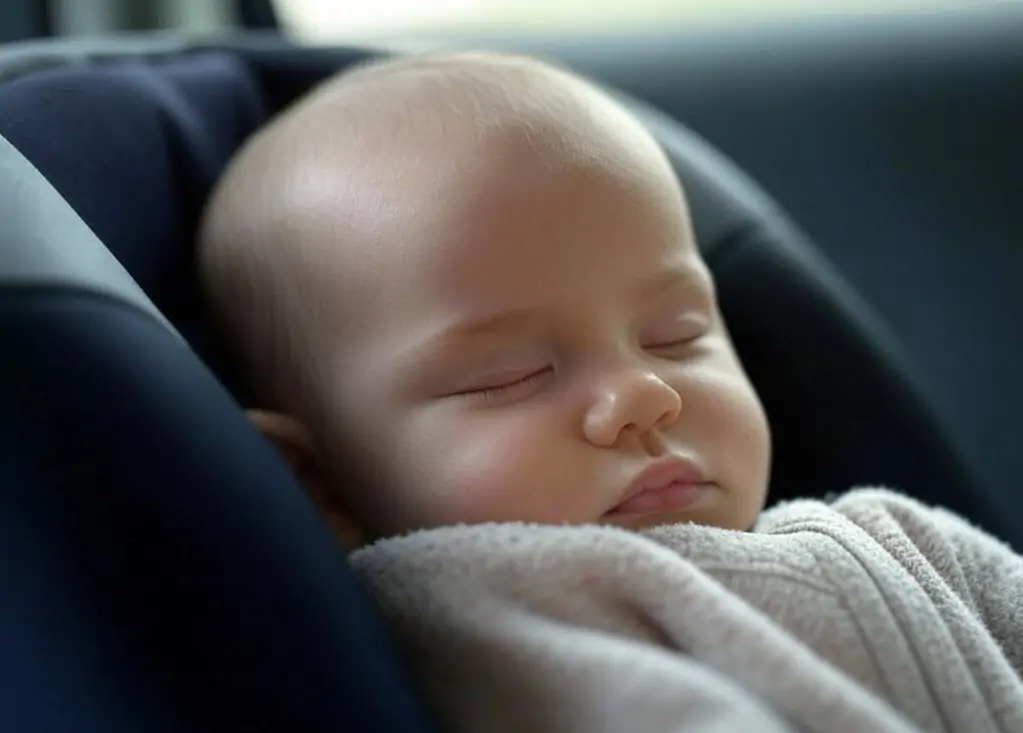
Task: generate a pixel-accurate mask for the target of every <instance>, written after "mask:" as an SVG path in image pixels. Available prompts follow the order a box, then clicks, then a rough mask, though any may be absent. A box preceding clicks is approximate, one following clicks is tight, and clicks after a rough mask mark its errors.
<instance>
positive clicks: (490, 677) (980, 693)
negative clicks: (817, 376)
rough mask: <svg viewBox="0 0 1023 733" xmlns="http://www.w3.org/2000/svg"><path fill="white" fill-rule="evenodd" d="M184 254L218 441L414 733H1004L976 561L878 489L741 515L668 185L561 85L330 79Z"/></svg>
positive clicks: (1006, 574)
mask: <svg viewBox="0 0 1023 733" xmlns="http://www.w3.org/2000/svg"><path fill="white" fill-rule="evenodd" d="M199 248H200V249H199V258H200V267H201V271H202V276H203V279H204V282H205V285H206V288H207V291H208V294H209V299H210V303H211V306H212V309H213V311H214V314H215V316H216V318H217V320H218V322H219V324H220V325H221V326H222V329H223V332H224V334H225V336H226V338H227V340H228V341H229V345H230V346H231V348H232V349H233V351H234V352H235V353H236V354H237V355H238V357H239V359H240V361H241V362H242V364H243V365H244V367H245V370H246V373H247V374H248V375H249V376H250V378H251V380H252V385H253V388H254V390H255V392H256V394H257V395H258V397H259V400H260V408H261V409H259V410H251V411H250V412H249V416H250V418H251V420H252V422H253V424H254V425H255V426H256V427H257V428H258V429H259V430H260V431H261V432H262V434H263V435H264V436H265V437H266V438H267V439H268V440H269V441H271V442H272V443H273V444H274V445H275V446H276V447H277V448H278V449H279V451H280V453H281V455H282V456H283V457H284V459H285V460H286V461H287V462H288V463H289V465H290V466H291V467H292V469H293V471H294V473H295V475H296V477H297V479H298V480H299V482H300V483H301V485H302V486H304V487H305V488H306V490H307V491H308V492H309V496H310V498H311V500H312V501H313V502H314V503H315V504H316V506H317V507H318V508H319V509H320V510H321V511H322V513H323V515H324V517H325V519H326V521H327V522H328V523H329V525H330V526H331V528H332V529H333V531H334V532H335V533H336V535H337V537H338V540H339V542H340V543H341V544H342V545H343V546H344V547H345V548H347V549H348V550H349V552H350V555H349V557H350V561H351V564H352V566H353V568H354V569H355V570H356V571H357V572H358V573H359V574H360V576H361V577H362V578H363V579H364V580H365V582H366V584H367V585H368V587H369V588H370V590H371V591H372V592H373V595H374V597H375V599H376V600H377V602H378V603H379V605H380V607H381V608H382V610H383V612H384V613H385V615H386V617H387V619H388V621H389V622H390V624H391V627H392V629H393V630H394V632H395V634H396V635H397V638H398V639H399V641H400V642H401V643H402V645H403V646H404V649H405V651H406V654H407V657H408V659H409V661H410V663H411V664H412V666H413V669H414V671H415V672H416V674H417V675H418V677H419V679H420V682H421V685H422V687H423V689H424V691H425V692H426V693H427V694H428V696H429V699H430V700H431V701H432V702H433V704H434V706H435V708H436V710H437V713H438V715H439V717H440V719H441V720H442V721H443V722H444V723H445V724H446V726H447V728H448V729H450V730H453V731H467V732H468V731H473V732H477V731H495V732H496V731H528V732H529V733H545V732H548V731H550V732H552V733H553V732H558V733H560V732H562V731H564V732H565V733H569V732H576V731H578V732H580V733H582V732H585V733H602V732H604V731H607V733H612V732H614V733H622V732H626V731H628V732H631V731H636V732H640V731H643V732H645V731H650V732H651V733H659V732H661V731H665V732H667V731H673V732H683V731H684V732H689V731H692V732H694V733H695V732H696V731H733V730H734V731H743V732H746V731H754V730H755V731H765V732H767V731H864V732H866V731H870V733H876V732H878V731H906V732H909V731H964V732H965V731H969V733H980V732H981V731H1003V730H1004V731H1008V730H1020V731H1023V685H1021V682H1020V678H1019V674H1018V670H1019V669H1020V668H1021V665H1023V634H1021V633H1019V632H1017V631H1016V629H1017V623H1016V618H1015V617H1016V609H1017V608H1019V607H1020V602H1021V601H1023V561H1021V560H1020V558H1019V557H1017V556H1016V555H1015V554H1013V553H1012V552H1011V550H1009V549H1008V548H1006V547H1005V546H1003V545H1002V544H1000V543H998V542H997V541H995V540H994V539H992V538H990V537H989V536H987V535H985V534H983V533H982V532H980V531H979V530H977V529H975V528H973V527H971V526H969V525H968V524H967V523H966V522H965V521H963V520H962V519H960V518H958V517H956V516H954V515H952V514H950V513H947V512H944V511H942V510H940V509H932V508H929V507H925V506H923V505H922V504H919V503H917V502H916V501H913V500H911V499H909V498H906V497H902V496H900V495H897V494H895V493H892V492H889V491H885V490H882V489H859V490H854V491H851V492H850V493H848V494H847V495H845V496H844V497H842V498H840V499H838V500H837V501H834V502H832V503H830V504H825V503H822V502H817V501H800V502H793V503H789V504H786V505H783V506H780V507H777V508H774V509H771V510H768V511H766V512H764V511H763V507H764V502H765V496H766V491H767V482H768V473H769V467H770V455H771V450H770V433H769V429H768V423H767V419H766V417H765V415H764V411H763V409H762V407H761V404H760V402H759V400H758V398H757V395H756V393H755V391H754V389H753V387H752V385H751V384H750V382H749V380H748V378H747V377H746V375H745V373H744V371H743V368H742V365H741V364H740V362H739V359H738V357H737V355H736V353H735V351H734V349H733V347H732V344H731V342H730V339H729V336H728V332H727V329H726V325H725V323H724V321H723V319H722V317H721V313H720V312H719V309H718V305H717V301H716V297H715V289H714V282H713V280H712V277H711V275H710V272H709V270H708V268H707V266H706V264H705V263H704V262H703V260H702V259H701V256H700V253H699V251H698V249H697V246H696V243H695V241H694V236H693V229H692V226H691V222H690V219H689V214H688V211H687V208H686V202H685V196H684V192H683V191H682V189H681V187H680V184H679V181H678V179H677V177H676V176H675V174H674V172H673V170H672V167H671V165H670V163H669V161H668V160H667V158H666V157H665V155H664V154H663V152H662V151H661V149H660V148H659V146H658V144H657V143H656V142H655V140H654V139H653V138H652V137H651V136H650V134H649V133H648V132H647V131H646V130H645V129H644V127H643V126H642V125H641V124H640V122H639V121H637V120H636V119H634V118H633V117H632V116H631V115H630V114H629V113H628V112H627V111H626V110H625V109H624V108H623V107H621V106H620V105H619V104H618V103H617V102H615V101H614V100H612V98H611V97H609V96H608V95H607V94H605V93H604V92H603V91H601V90H600V89H599V88H598V87H596V86H595V85H593V84H591V83H589V82H587V81H586V80H583V79H581V78H579V77H577V76H575V75H573V74H571V73H569V72H567V71H565V70H562V69H559V68H557V67H554V66H551V65H549V64H546V63H543V62H540V61H538V60H534V59H530V58H525V57H519V56H512V55H504V54H496V53H493V54H491V53H448V54H436V55H429V56H418V57H407V58H401V59H391V60H384V61H378V62H374V63H371V64H367V65H365V66H362V67H359V68H357V69H354V70H351V71H348V72H346V73H343V74H341V75H339V76H336V77H334V78H332V79H330V80H328V81H327V82H325V83H324V84H322V85H320V86H319V87H317V88H316V89H314V90H313V91H312V92H310V93H309V94H308V95H306V96H305V97H304V98H302V99H301V100H300V101H298V102H297V103H296V104H294V105H293V106H291V107H290V108H288V109H287V110H286V111H284V112H283V113H282V114H280V115H279V116H278V117H276V118H275V119H274V120H272V121H271V122H270V123H269V124H268V125H267V126H266V127H265V128H263V129H262V130H261V131H259V132H258V133H257V134H256V135H254V136H253V137H252V138H251V139H250V140H249V141H248V142H247V144H246V145H245V146H243V148H242V149H241V150H240V151H239V153H238V154H237V156H236V157H235V159H234V160H233V161H232V162H231V164H230V165H229V167H228V169H227V171H226V172H225V173H224V175H223V177H222V178H221V180H220V182H219V183H218V185H217V187H216V190H215V191H214V195H213V197H212V198H211V200H210V203H209V205H208V207H207V210H206V214H205V217H204V221H203V226H202V230H201V233H200V242H199ZM342 441H343V443H342ZM342 444H343V445H345V446H350V445H354V446H355V447H356V448H357V450H358V452H359V454H360V455H362V456H364V457H365V458H366V460H367V465H368V466H372V478H373V480H372V481H369V482H366V483H365V484H363V483H358V484H353V483H352V482H351V480H350V478H349V476H348V473H349V466H348V463H347V461H345V462H342V460H341V454H342V451H340V450H338V447H339V446H341V445H342ZM344 454H345V455H346V456H347V455H348V453H347V451H344Z"/></svg>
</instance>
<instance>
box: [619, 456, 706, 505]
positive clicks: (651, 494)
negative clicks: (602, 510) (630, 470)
mask: <svg viewBox="0 0 1023 733" xmlns="http://www.w3.org/2000/svg"><path fill="white" fill-rule="evenodd" d="M710 487H711V484H709V483H708V482H706V481H705V480H704V479H703V476H702V474H701V472H700V471H699V469H698V468H697V467H696V466H695V464H693V463H691V462H690V461H686V460H684V459H682V458H676V457H671V458H663V459H660V460H657V461H655V462H653V463H651V464H650V465H648V466H647V467H646V468H644V469H643V470H642V471H640V472H639V474H638V475H637V476H636V477H635V478H634V479H633V480H632V481H631V482H630V483H629V486H628V488H627V489H626V491H625V494H624V496H623V498H622V500H621V501H620V502H619V503H618V504H617V505H616V506H615V507H614V508H613V509H611V511H609V512H608V514H609V515H613V514H647V513H650V512H661V511H666V510H671V509H676V510H677V509H685V508H687V507H689V506H691V505H692V504H693V503H695V502H696V501H697V500H698V499H699V498H700V496H701V495H702V494H703V493H704V492H705V491H706V490H707V489H708V488H710Z"/></svg>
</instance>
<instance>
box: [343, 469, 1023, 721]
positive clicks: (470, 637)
mask: <svg viewBox="0 0 1023 733" xmlns="http://www.w3.org/2000/svg"><path fill="white" fill-rule="evenodd" d="M351 562H352V564H353V566H354V567H355V568H356V570H357V571H358V572H359V573H360V574H361V575H362V577H363V578H364V579H365V580H366V582H367V583H368V584H369V586H370V587H371V589H372V591H373V593H374V594H375V596H376V598H377V600H378V602H379V603H380V605H381V606H382V607H383V609H384V612H385V613H386V615H387V617H388V619H389V621H390V623H391V625H392V627H393V629H394V630H395V632H396V633H397V635H398V637H399V639H400V641H401V642H402V644H403V645H404V648H405V651H406V654H407V655H408V657H409V659H410V661H411V662H412V664H413V666H414V669H415V670H416V672H417V674H418V675H419V677H420V681H421V683H422V684H423V685H425V690H426V692H427V694H428V695H429V696H430V697H431V698H432V700H433V701H434V703H435V705H436V706H437V710H438V712H439V713H440V715H441V716H442V719H443V720H444V721H445V722H446V723H447V724H448V725H449V729H450V730H453V731H466V732H468V731H472V732H473V733H482V732H494V733H497V732H499V731H509V732H510V731H529V732H530V733H547V732H550V733H554V732H557V733H569V732H573V733H574V732H576V731H578V732H579V733H603V732H606V733H626V732H627V733H660V732H662V731H664V732H666V731H672V732H673V733H683V732H684V733H695V732H697V731H699V732H700V733H704V732H709V731H714V732H715V733H718V732H720V733H724V732H726V731H729V732H730V731H737V732H740V731H741V732H742V733H746V732H748V731H754V730H755V731H759V732H763V733H769V732H773V731H821V732H822V733H824V732H827V733H832V732H834V731H843V732H847V733H852V732H854V731H862V732H863V733H881V732H884V731H893V732H894V731H900V732H906V733H908V732H909V731H949V732H951V731H961V732H963V733H983V732H984V731H1023V684H1021V681H1020V678H1019V675H1018V673H1017V670H1019V669H1020V665H1021V663H1023V634H1021V633H1020V631H1019V630H1018V629H1019V628H1020V625H1019V621H1018V619H1023V615H1020V616H1018V615H1017V611H1018V610H1020V609H1023V560H1021V558H1020V557H1018V556H1017V555H1015V554H1013V553H1012V552H1011V550H1009V549H1008V548H1007V547H1005V546H1003V545H1002V544H1000V543H999V542H997V541H995V540H994V539H992V538H991V537H989V536H988V535H986V534H984V533H982V532H980V531H979V530H977V529H975V528H973V527H972V526H970V525H968V524H967V523H966V522H965V521H963V520H962V519H960V518H958V517H957V516H955V515H953V514H951V513H948V512H946V511H944V510H941V509H932V508H929V507H926V506H924V505H922V504H920V503H917V502H916V501H913V500H911V499H908V498H905V497H903V496H899V495H897V494H894V493H891V492H888V491H884V490H880V489H860V490H856V491H853V492H850V493H849V494H847V495H845V496H843V497H842V498H839V499H837V500H836V501H834V502H833V503H831V504H825V503H823V502H818V501H797V502H792V503H789V504H785V505H782V506H779V507H777V508H775V509H772V510H769V511H767V512H766V513H764V515H763V516H762V517H761V520H760V521H759V523H758V526H757V528H756V531H755V532H751V533H742V532H732V531H728V530H721V529H717V528H712V527H700V526H694V525H673V526H667V527H660V528H657V529H652V530H647V531H645V532H642V533H633V532H627V531H624V530H619V529H615V528H609V527H598V526H587V527H544V526H536V525H516V524H492V525H479V526H460V527H450V528H442V529H435V530H429V531H423V532H418V533H414V534H411V535H408V536H405V537H400V538H393V539H387V540H383V541H381V542H378V543H376V544H375V545H372V546H370V547H368V548H364V549H362V550H359V551H358V552H356V553H353V555H352V557H351Z"/></svg>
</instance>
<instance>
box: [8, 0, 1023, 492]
mask: <svg viewBox="0 0 1023 733" xmlns="http://www.w3.org/2000/svg"><path fill="white" fill-rule="evenodd" d="M240 27H245V28H247V29H263V30H265V31H267V32H270V33H277V32H279V33H283V34H286V35H287V36H289V37H290V38H292V39H294V40H295V41H297V42H299V43H308V44H388V45H390V46H392V47H400V48H430V47H434V46H441V45H459V44H462V45H476V46H489V47H493V48H512V49H518V50H523V51H530V52H537V53H542V54H545V55H548V56H551V57H555V58H559V59H561V60H563V61H566V62H568V63H569V64H571V65H573V66H575V67H576V68H577V69H579V70H580V71H583V72H584V73H588V74H590V75H592V76H595V77H597V78H599V79H602V80H604V81H606V82H608V83H610V84H613V85H616V86H619V87H621V88H623V89H625V90H627V91H628V92H630V93H632V94H633V95H635V96H637V97H639V98H641V99H644V100H646V101H648V102H650V103H652V104H654V105H655V106H657V107H660V108H661V109H662V110H664V111H666V112H668V113H669V114H671V115H672V116H674V117H675V118H676V119H678V120H679V121H681V122H682V123H684V124H686V125H688V126H689V127H691V128H692V129H694V130H695V131H696V132H698V133H699V134H701V135H702V136H704V137H705V138H707V139H708V140H709V141H710V142H711V143H713V144H714V145H715V146H716V147H718V148H719V149H720V150H722V151H723V152H724V153H725V154H727V155H728V156H730V157H731V158H732V159H733V160H734V161H736V162H737V163H738V164H739V165H740V166H741V167H742V168H744V169H745V170H746V171H747V172H749V173H750V174H751V175H752V176H753V177H754V178H755V179H756V180H757V181H758V182H759V183H760V184H761V185H762V186H763V187H764V188H766V189H767V191H768V192H769V193H770V194H771V195H772V196H774V197H775V199H776V200H777V201H778V202H780V203H781V205H782V206H783V207H784V208H785V209H786V210H787V211H788V213H789V214H791V215H792V217H793V218H794V219H795V221H796V222H797V223H798V224H799V225H800V226H801V227H802V228H803V229H804V231H806V232H807V233H808V234H809V236H810V237H811V239H812V240H813V241H814V243H815V244H816V245H817V246H818V247H819V248H820V249H821V250H822V251H823V252H824V253H825V254H826V256H827V257H828V258H830V259H831V260H832V262H834V263H835V264H836V265H837V267H838V269H839V270H840V271H841V272H843V273H844V274H845V276H846V277H847V278H848V279H849V280H851V281H852V282H853V283H854V285H855V286H856V287H857V289H858V290H859V292H860V293H861V294H862V295H863V296H864V297H865V298H866V300H868V301H869V302H870V303H871V304H872V305H873V306H874V307H875V308H876V309H877V311H878V312H880V313H881V314H882V316H883V317H884V318H885V319H886V321H887V322H888V324H889V326H890V327H891V328H892V330H893V331H894V333H895V335H896V336H897V337H898V338H899V340H900V341H901V343H902V345H903V346H904V348H905V349H906V351H907V352H908V353H909V355H910V357H911V359H912V361H913V363H914V365H915V366H916V367H917V369H918V371H919V372H920V374H921V375H922V379H923V381H924V387H925V389H926V391H927V392H928V393H929V394H930V395H931V397H932V398H933V400H934V402H935V403H936V404H937V406H938V408H939V409H940V411H941V413H942V417H943V418H944V419H945V420H946V422H947V423H948V424H949V425H950V427H951V429H952V431H953V433H954V434H955V436H956V437H957V438H958V439H959V440H960V441H961V442H962V444H963V445H964V446H965V448H966V449H967V452H968V454H969V457H970V459H971V460H972V462H973V463H974V466H975V468H976V469H977V471H978V472H979V473H980V475H982V476H983V477H984V478H985V479H986V480H987V481H988V482H990V483H991V484H993V485H997V486H1000V487H1002V490H1003V491H1004V490H1007V488H1008V487H1015V486H1017V485H1018V484H1019V480H1020V477H1021V476H1023V447H1021V445H1020V440H1019V436H1020V435H1021V434H1023V369H1021V362H1023V325H1020V319H1021V317H1023V215H1021V209H1023V135H1021V130H1023V0H1001V1H998V0H986V1H983V0H548V1H547V2H542V1H540V0H357V1H351V2H345V1H343V0H274V1H271V0H0V42H15V41H20V40H25V39H29V38H32V37H38V36H51V35H54V36H69V37H87V36H94V35H100V34H108V33H119V32H127V31H138V30H157V29H163V30H166V31H168V32H186V33H188V34H192V35H200V36H201V35H203V34H220V33H225V32H228V33H229V32H231V31H232V30H233V29H235V28H240ZM1008 490H1012V491H1015V490H1016V489H1014V488H1008Z"/></svg>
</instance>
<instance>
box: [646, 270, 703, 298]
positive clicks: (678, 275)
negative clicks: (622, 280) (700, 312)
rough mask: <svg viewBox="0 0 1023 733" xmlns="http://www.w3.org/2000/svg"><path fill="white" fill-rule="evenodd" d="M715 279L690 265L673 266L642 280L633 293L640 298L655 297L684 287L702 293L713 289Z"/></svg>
mask: <svg viewBox="0 0 1023 733" xmlns="http://www.w3.org/2000/svg"><path fill="white" fill-rule="evenodd" d="M713 286H714V285H713V278H712V277H711V276H710V273H709V272H708V271H706V270H705V269H702V268H698V267H693V266H692V265H689V264H672V265H670V266H669V267H668V268H667V269H664V270H661V271H659V272H657V273H656V274H655V275H653V276H651V277H647V278H643V279H642V280H640V281H639V282H638V283H637V285H636V286H635V289H634V291H633V294H634V295H637V296H639V297H641V298H642V297H655V296H658V295H661V294H663V293H665V292H670V291H672V290H676V289H679V288H683V287H696V288H699V289H700V290H702V291H706V290H712V289H713Z"/></svg>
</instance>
